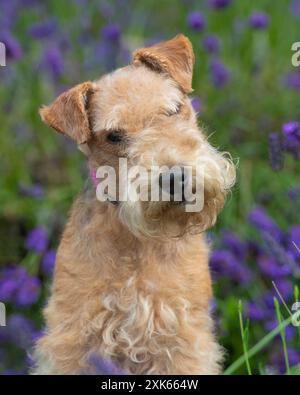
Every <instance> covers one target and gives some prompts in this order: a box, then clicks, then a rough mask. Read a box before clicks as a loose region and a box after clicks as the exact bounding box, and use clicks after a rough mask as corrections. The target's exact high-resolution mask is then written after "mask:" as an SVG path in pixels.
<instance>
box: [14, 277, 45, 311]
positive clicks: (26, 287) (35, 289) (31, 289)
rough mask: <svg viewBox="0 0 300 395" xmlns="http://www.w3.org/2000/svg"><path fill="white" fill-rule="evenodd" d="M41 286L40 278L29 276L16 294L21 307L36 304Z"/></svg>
mask: <svg viewBox="0 0 300 395" xmlns="http://www.w3.org/2000/svg"><path fill="white" fill-rule="evenodd" d="M40 288H41V284H40V280H39V279H38V278H35V277H29V278H28V279H26V280H25V281H24V283H23V284H22V286H21V288H20V289H19V290H18V292H17V294H16V303H17V304H18V305H19V306H21V307H25V306H30V305H32V304H34V303H35V302H36V301H37V300H38V298H39V295H40Z"/></svg>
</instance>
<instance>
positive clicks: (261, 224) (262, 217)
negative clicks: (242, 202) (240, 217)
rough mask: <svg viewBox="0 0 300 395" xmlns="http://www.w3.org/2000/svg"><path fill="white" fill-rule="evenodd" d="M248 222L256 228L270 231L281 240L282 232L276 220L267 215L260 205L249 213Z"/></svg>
mask: <svg viewBox="0 0 300 395" xmlns="http://www.w3.org/2000/svg"><path fill="white" fill-rule="evenodd" d="M248 219H249V222H250V224H251V225H253V226H255V227H256V228H257V229H259V230H261V231H264V232H266V233H268V232H269V233H270V234H271V235H272V236H273V237H274V238H275V239H276V240H278V241H279V240H281V238H282V234H281V230H280V229H279V227H278V225H277V224H276V222H275V221H274V220H273V219H272V218H270V217H269V216H268V214H267V213H266V211H265V210H264V209H263V208H262V207H259V206H258V207H256V208H254V209H253V210H252V211H251V212H250V214H249V217H248Z"/></svg>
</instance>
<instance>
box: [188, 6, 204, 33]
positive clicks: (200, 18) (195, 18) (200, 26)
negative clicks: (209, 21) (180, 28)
mask: <svg viewBox="0 0 300 395" xmlns="http://www.w3.org/2000/svg"><path fill="white" fill-rule="evenodd" d="M187 24H188V26H189V27H190V28H191V29H193V30H195V31H197V32H202V30H204V28H205V26H206V21H205V18H204V15H203V14H202V13H201V12H199V11H193V12H191V13H190V14H189V15H188V17H187Z"/></svg>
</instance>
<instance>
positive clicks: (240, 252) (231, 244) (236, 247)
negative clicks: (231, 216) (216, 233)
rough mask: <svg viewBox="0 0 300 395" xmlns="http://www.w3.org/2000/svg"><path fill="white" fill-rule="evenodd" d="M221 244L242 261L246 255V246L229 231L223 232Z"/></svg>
mask: <svg viewBox="0 0 300 395" xmlns="http://www.w3.org/2000/svg"><path fill="white" fill-rule="evenodd" d="M223 243H224V244H225V246H226V247H228V248H229V249H230V251H231V252H233V254H234V255H235V256H236V257H237V258H238V259H241V260H243V259H244V258H245V256H246V254H247V244H246V243H245V242H244V241H242V240H241V239H240V237H239V236H237V235H236V234H235V233H233V232H230V231H228V230H227V231H224V232H223Z"/></svg>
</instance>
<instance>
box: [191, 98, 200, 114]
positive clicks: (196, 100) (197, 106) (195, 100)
mask: <svg viewBox="0 0 300 395" xmlns="http://www.w3.org/2000/svg"><path fill="white" fill-rule="evenodd" d="M192 106H193V109H194V111H195V112H196V113H197V114H200V113H201V110H202V101H201V99H200V97H197V96H195V97H193V98H192Z"/></svg>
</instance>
